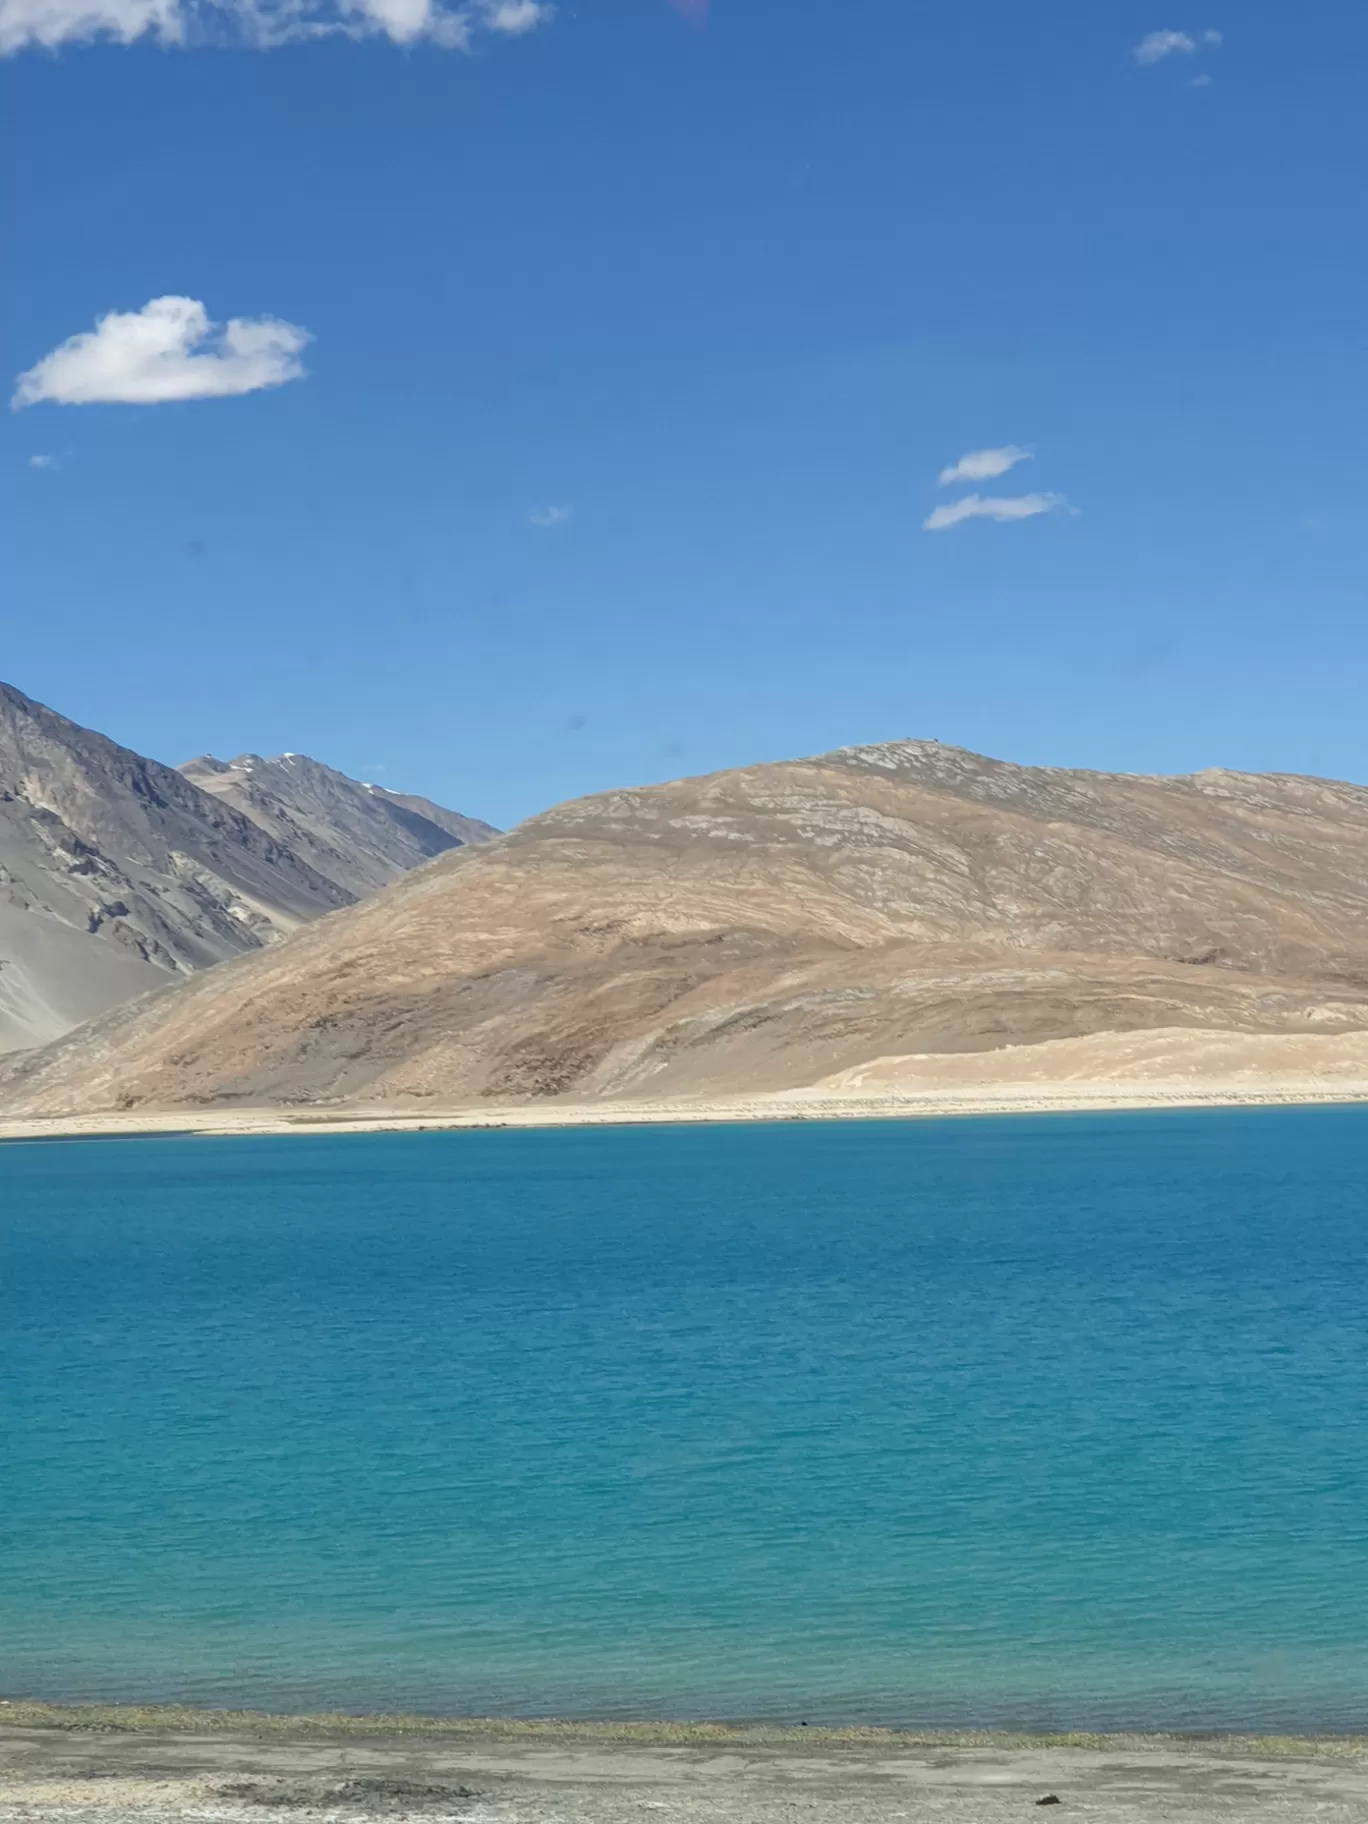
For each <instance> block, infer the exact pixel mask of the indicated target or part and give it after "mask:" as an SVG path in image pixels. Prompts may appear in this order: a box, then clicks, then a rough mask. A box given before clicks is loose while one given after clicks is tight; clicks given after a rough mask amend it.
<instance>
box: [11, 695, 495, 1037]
mask: <svg viewBox="0 0 1368 1824" xmlns="http://www.w3.org/2000/svg"><path fill="white" fill-rule="evenodd" d="M305 764H306V765H308V766H312V762H309V763H305ZM317 770H318V771H319V772H320V773H326V771H327V769H326V768H319V769H317ZM333 777H334V778H336V779H338V780H339V781H340V780H341V775H340V774H339V775H333ZM342 783H344V784H348V785H349V784H351V782H350V781H344V782H342ZM361 789H362V788H360V787H359V786H358V787H356V788H355V790H356V791H357V792H358V793H360V792H361ZM339 791H340V787H339ZM420 802H421V801H415V803H420ZM432 808H433V810H434V811H436V808H437V807H435V806H434V807H432ZM438 814H439V815H440V816H442V817H447V818H454V814H452V813H446V812H442V813H438ZM394 816H395V818H396V820H397V822H399V823H405V824H406V826H407V824H408V823H409V822H411V824H412V828H411V830H410V833H409V835H408V836H407V837H405V838H404V841H405V842H407V844H408V850H409V851H410V852H411V853H412V854H413V857H414V860H415V861H417V860H422V859H424V858H425V856H426V855H427V854H428V853H436V852H437V851H438V849H440V848H442V847H445V846H448V845H449V843H450V842H451V841H453V840H455V839H456V837H455V835H454V833H453V832H452V830H451V829H450V828H442V829H438V828H437V827H436V826H435V821H434V819H431V818H428V817H426V816H423V815H421V814H420V813H418V812H415V811H414V810H412V809H411V808H410V807H409V806H408V805H407V804H403V803H401V804H400V805H399V806H398V809H397V811H396V812H395V813H394ZM454 821H455V822H456V823H457V824H458V825H459V824H462V823H464V821H465V820H464V819H454ZM476 827H477V828H483V826H476ZM335 834H336V838H337V840H336V842H335V843H334V848H335V849H336V850H337V853H338V854H339V855H340V854H341V852H342V850H341V847H340V846H339V845H341V843H342V841H343V836H342V825H341V822H340V821H339V824H338V828H337V830H336V832H335ZM325 846H326V845H325V844H324V843H323V841H322V838H321V836H319V835H318V834H317V832H314V831H312V830H311V831H310V833H309V840H307V841H306V840H305V839H304V835H303V834H302V833H301V834H300V836H299V839H298V841H297V842H291V841H290V840H287V839H286V837H285V835H284V833H283V832H282V831H277V830H273V829H272V828H271V827H270V826H269V823H263V822H262V821H259V820H257V819H254V818H253V817H251V816H248V815H245V814H244V812H243V811H242V810H240V809H239V808H237V807H236V805H235V804H234V803H233V802H232V801H231V797H230V796H229V795H228V794H224V793H220V794H218V795H213V794H210V793H207V792H205V791H203V790H201V788H200V787H199V786H198V785H197V784H195V783H193V782H192V781H191V780H190V779H188V778H186V777H185V776H184V775H183V774H181V773H180V772H177V771H176V770H175V769H174V768H173V767H169V766H163V765H161V764H160V763H159V762H158V761H155V760H148V759H145V758H144V757H143V756H142V755H141V754H136V753H133V752H132V751H131V750H130V749H129V748H126V747H120V746H119V745H118V743H117V742H114V741H110V740H108V739H107V738H106V737H105V736H103V735H99V734H95V733H94V732H92V731H91V730H90V729H87V728H82V727H81V726H80V725H79V724H78V723H75V722H71V721H68V720H67V718H66V717H65V716H60V715H58V714H57V713H56V712H55V711H53V710H51V709H48V708H46V707H45V706H44V705H43V704H41V703H35V702H34V701H33V700H32V699H31V698H29V697H26V696H25V695H24V694H23V693H22V692H21V691H18V690H15V689H14V688H13V687H12V686H10V685H7V684H0V1051H4V1050H8V1049H13V1048H15V1047H22V1046H33V1045H40V1044H43V1043H45V1042H46V1041H47V1040H49V1039H52V1038H55V1037H56V1036H57V1035H58V1034H60V1033H63V1032H65V1031H67V1030H68V1029H69V1028H70V1027H71V1026H73V1025H75V1024H76V1023H77V1022H78V1021H81V1020H85V1019H88V1018H90V1017H91V1016H93V1015H95V1014H99V1013H103V1012H104V1011H105V1010H106V1009H108V1008H110V1007H112V1006H115V1005H116V1004H118V1003H119V1002H122V1001H125V1000H128V999H129V998H130V997H132V996H136V995H140V994H143V993H145V992H146V991H147V990H149V989H152V988H157V987H162V986H164V985H165V984H166V983H167V982H168V980H170V979H174V978H176V977H178V976H181V975H186V974H189V973H191V972H193V971H196V970H200V969H205V968H207V967H209V966H210V965H211V964H213V963H219V962H222V961H224V960H225V959H226V958H230V957H235V956H240V955H243V954H244V953H247V952H249V951H257V950H260V949H262V948H263V947H264V946H265V945H268V944H273V943H275V942H276V941H277V940H279V939H280V938H282V937H285V936H287V935H288V934H289V933H290V932H292V931H294V930H295V929H297V927H299V926H300V925H303V924H307V923H308V922H309V921H311V920H312V919H315V918H318V917H320V916H321V915H322V914H323V913H325V912H334V911H337V910H338V909H339V908H341V907H344V906H348V905H351V904H353V903H354V902H355V901H356V899H357V898H358V897H359V896H360V894H361V893H362V892H364V891H367V890H368V889H369V885H370V884H371V882H370V876H371V875H372V874H373V873H374V871H375V870H376V869H377V868H378V867H379V865H380V862H379V859H378V855H377V853H376V852H374V849H373V847H372V849H367V850H365V852H364V854H363V855H362V856H361V858H360V859H359V860H358V862H357V864H356V865H355V867H353V868H352V869H351V870H350V872H348V870H347V869H344V868H343V867H341V866H337V867H335V868H334V869H333V870H332V872H329V871H326V870H325V869H323V868H321V867H317V866H315V865H314V864H313V860H312V855H313V853H315V852H318V853H320V854H321V853H322V850H323V848H324V847H325ZM401 846H402V845H401V843H400V841H399V838H398V837H397V836H396V837H395V839H394V840H393V843H392V847H391V854H392V856H393V858H394V866H396V867H397V866H398V865H399V855H400V849H401Z"/></svg>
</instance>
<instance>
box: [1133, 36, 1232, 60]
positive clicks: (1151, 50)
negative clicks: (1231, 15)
mask: <svg viewBox="0 0 1368 1824" xmlns="http://www.w3.org/2000/svg"><path fill="white" fill-rule="evenodd" d="M1224 42H1225V39H1224V37H1223V35H1222V34H1221V33H1220V32H1201V33H1199V34H1198V35H1197V37H1195V38H1194V37H1193V35H1192V33H1191V32H1147V33H1146V34H1145V36H1144V37H1143V38H1142V39H1141V40H1140V42H1139V44H1137V45H1135V46H1134V48H1133V49H1132V51H1131V56H1132V57H1134V59H1135V60H1136V62H1137V63H1161V62H1162V61H1163V59H1164V58H1165V57H1173V56H1175V55H1177V56H1180V57H1190V56H1191V55H1192V53H1193V52H1194V51H1195V50H1196V49H1197V47H1198V45H1200V44H1207V45H1211V46H1212V47H1213V49H1214V48H1215V47H1216V46H1217V45H1220V44H1223V43H1224Z"/></svg>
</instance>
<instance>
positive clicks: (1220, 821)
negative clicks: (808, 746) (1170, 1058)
mask: <svg viewBox="0 0 1368 1824" xmlns="http://www.w3.org/2000/svg"><path fill="white" fill-rule="evenodd" d="M1160 1029H1163V1030H1173V1029H1176V1030H1192V1031H1202V1032H1235V1033H1254V1034H1258V1033H1303V1034H1315V1033H1344V1032H1356V1031H1362V1030H1368V790H1366V789H1365V788H1363V787H1359V786H1354V785H1347V784H1341V783H1337V782H1334V781H1326V780H1316V779H1307V778H1299V777H1292V776H1278V775H1269V776H1261V775H1246V774H1239V773H1228V772H1209V773H1203V774H1198V775H1194V776H1191V777H1182V778H1146V777H1139V776H1131V775H1122V774H1104V773H1087V772H1080V771H1069V770H1066V769H1060V768H1037V767H1020V766H1013V765H1010V764H1009V763H1006V762H1002V761H997V760H990V759H987V758H985V757H983V756H981V755H976V754H971V753H967V752H965V751H963V750H960V749H954V748H948V747H943V746H941V745H940V744H939V743H935V742H921V741H905V742H893V743H886V744H882V745H879V746H874V747H865V748H854V749H846V750H841V751H839V752H836V753H831V754H826V755H820V756H817V757H815V758H813V759H809V760H802V761H794V762H784V763H779V764H775V765H769V766H754V767H747V768H742V769H738V770H735V771H730V772H724V773H718V774H714V775H711V776H709V777H706V778H701V779H686V780H679V781H675V782H673V783H671V784H668V785H661V786H652V787H646V788H642V789H639V790H630V791H619V792H609V793H604V794H601V795H599V796H596V797H592V798H586V799H580V800H577V801H575V802H573V803H569V804H565V805H561V806H559V807H557V808H556V809H554V810H552V811H549V812H547V813H546V814H545V815H543V816H540V817H536V818H533V819H531V820H530V821H529V822H528V823H525V824H523V825H521V826H520V827H519V828H518V829H517V830H515V831H513V832H512V833H511V834H509V835H507V836H503V837H500V838H497V839H495V840H493V841H490V842H488V843H484V844H481V845H479V846H478V847H470V848H465V849H461V850H457V851H455V852H454V853H451V854H448V855H445V856H442V857H440V858H438V859H437V860H435V861H434V862H432V863H431V864H429V866H428V867H426V868H425V869H423V870H421V871H420V872H419V873H417V874H413V875H409V876H407V877H406V878H404V879H401V880H400V881H398V882H397V883H395V884H394V885H392V886H390V887H388V888H386V889H384V890H383V891H382V892H381V893H379V894H377V895H375V896H374V897H372V898H371V899H369V900H367V901H364V902H362V903H361V904H359V905H357V906H355V907H353V908H351V909H349V910H347V911H345V912H341V913H339V914H337V915H335V916H333V917H331V918H328V919H326V920H324V921H322V922H321V923H318V924H315V925H313V926H311V927H310V928H309V929H307V930H303V931H301V932H299V933H297V934H296V935H295V936H293V937H291V938H290V939H289V940H288V941H287V942H285V943H282V944H280V945H278V946H275V947H274V948H273V949H272V950H271V951H269V952H266V953H262V954H259V955H256V956H253V957H247V958H242V959H240V960H238V961H236V962H233V963H230V964H228V965H226V966H224V967H222V968H220V969H217V970H215V971H213V972H211V973H209V974H207V975H204V976H202V977H199V978H197V979H196V980H194V981H192V982H189V983H186V984H184V985H182V986H180V987H177V988H175V989H173V990H170V991H168V992H166V993H163V994H162V995H160V996H157V997H155V998H154V999H152V1000H150V1001H147V1002H144V1003H141V1004H139V1005H138V1006H137V1007H135V1008H130V1009H125V1010H121V1011H119V1012H117V1013H115V1014H113V1015H111V1016H108V1017H106V1018H105V1019H103V1020H101V1021H100V1022H97V1023H96V1024H94V1025H92V1026H91V1027H88V1028H86V1029H85V1030H84V1031H83V1032H82V1033H81V1034H79V1035H74V1036H73V1037H72V1038H70V1039H68V1040H66V1041H64V1042H62V1043H60V1044H58V1045H57V1046H55V1047H52V1048H49V1049H48V1050H47V1051H46V1052H43V1053H38V1054H34V1055H33V1056H32V1057H30V1058H27V1059H24V1060H21V1061H20V1062H19V1063H18V1064H15V1065H12V1066H10V1067H9V1069H8V1070H7V1071H6V1072H5V1073H4V1076H3V1081H2V1082H0V1107H3V1108H4V1109H5V1110H6V1111H13V1112H35V1113H56V1112H67V1111H70V1112H81V1111H84V1110H90V1109H96V1108H106V1107H111V1106H115V1105H118V1106H122V1107H133V1108H137V1107H154V1106H166V1107H174V1106H204V1105H220V1106H231V1105H235V1104H236V1105H245V1104H253V1103H296V1102H303V1103H320V1104H335V1103H339V1102H347V1101H365V1102H367V1103H369V1104H376V1103H380V1104H383V1105H385V1106H401V1107H413V1108H421V1107H423V1106H440V1105H443V1104H447V1105H457V1104H472V1103H473V1104H478V1103H480V1102H481V1101H489V1100H500V1101H510V1100H513V1101H515V1100H519V1099H540V1098H548V1097H550V1098H554V1097H558V1096H563V1097H573V1098H576V1099H582V1098H585V1097H590V1098H592V1097H608V1096H613V1097H622V1096H628V1097H630V1096H634V1095H642V1096H645V1095H650V1096H653V1097H659V1096H662V1095H681V1094H727V1093H750V1092H756V1091H761V1090H765V1089H783V1088H791V1087H798V1086H801V1085H805V1084H812V1083H815V1082H819V1081H824V1080H827V1079H829V1078H831V1077H833V1076H835V1075H839V1074H840V1073H842V1072H849V1071H851V1070H854V1069H858V1068H864V1067H868V1066H871V1065H874V1064H877V1062H878V1061H879V1060H881V1059H888V1058H900V1059H905V1058H908V1057H914V1058H915V1057H918V1056H926V1055H935V1054H951V1053H968V1052H975V1051H985V1050H990V1049H993V1048H997V1047H1002V1046H1006V1045H1030V1044H1035V1043H1037V1042H1040V1041H1045V1040H1056V1039H1071V1038H1078V1037H1084V1036H1087V1035H1089V1034H1093V1033H1107V1032H1119V1033H1127V1032H1142V1031H1146V1030H1156V1031H1157V1030H1160Z"/></svg>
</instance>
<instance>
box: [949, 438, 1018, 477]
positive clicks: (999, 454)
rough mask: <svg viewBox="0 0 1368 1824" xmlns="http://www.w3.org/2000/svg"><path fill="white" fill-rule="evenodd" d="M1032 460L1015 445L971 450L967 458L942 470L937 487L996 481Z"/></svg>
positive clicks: (962, 457) (1006, 444) (1008, 444)
mask: <svg viewBox="0 0 1368 1824" xmlns="http://www.w3.org/2000/svg"><path fill="white" fill-rule="evenodd" d="M1030 459H1031V452H1030V451H1029V450H1023V449H1022V448H1021V446H1020V445H1019V444H1015V443H1004V444H1003V445H1002V447H1001V449H997V450H970V451H969V453H968V455H967V456H961V457H960V459H959V461H958V462H956V463H953V464H952V465H951V466H950V467H949V468H948V469H942V470H941V472H940V474H939V475H938V476H937V478H936V480H937V485H938V486H939V487H942V488H948V487H950V486H952V485H953V483H955V482H957V481H996V480H997V478H998V476H999V475H1005V474H1006V473H1007V471H1008V469H1014V468H1015V467H1016V465H1017V464H1018V463H1019V462H1029V461H1030Z"/></svg>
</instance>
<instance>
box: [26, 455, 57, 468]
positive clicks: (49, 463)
mask: <svg viewBox="0 0 1368 1824" xmlns="http://www.w3.org/2000/svg"><path fill="white" fill-rule="evenodd" d="M29 467H30V468H31V469H50V468H53V467H55V463H54V460H53V458H52V457H51V456H30V457H29Z"/></svg>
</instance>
